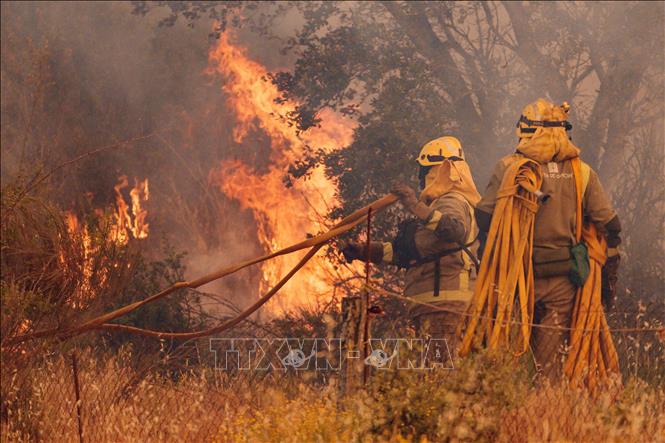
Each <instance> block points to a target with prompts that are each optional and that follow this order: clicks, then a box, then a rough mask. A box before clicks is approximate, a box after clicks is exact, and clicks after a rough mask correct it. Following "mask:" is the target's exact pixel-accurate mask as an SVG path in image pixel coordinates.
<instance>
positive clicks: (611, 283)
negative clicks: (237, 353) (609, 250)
mask: <svg viewBox="0 0 665 443" xmlns="http://www.w3.org/2000/svg"><path fill="white" fill-rule="evenodd" d="M620 262H621V256H620V255H619V254H617V255H614V256H612V257H609V258H608V259H607V261H606V262H605V266H603V273H602V291H601V302H602V303H603V307H604V308H605V310H606V311H609V310H610V309H612V308H613V307H614V301H615V299H616V290H617V289H616V286H617V281H618V280H619V263H620Z"/></svg>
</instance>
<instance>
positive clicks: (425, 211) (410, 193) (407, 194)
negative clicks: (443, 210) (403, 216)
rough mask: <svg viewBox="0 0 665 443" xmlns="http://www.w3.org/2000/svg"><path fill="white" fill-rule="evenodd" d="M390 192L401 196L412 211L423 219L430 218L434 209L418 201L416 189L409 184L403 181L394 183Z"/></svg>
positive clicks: (401, 200) (406, 206)
mask: <svg viewBox="0 0 665 443" xmlns="http://www.w3.org/2000/svg"><path fill="white" fill-rule="evenodd" d="M390 192H391V193H393V194H395V195H396V196H398V197H399V200H400V202H401V203H402V205H403V206H404V208H406V209H407V210H409V211H410V212H412V213H413V214H414V215H415V216H416V217H418V218H419V219H421V220H428V219H429V218H430V215H431V214H432V210H431V209H430V208H429V207H428V206H427V205H426V204H425V203H423V202H421V201H418V197H416V191H414V190H413V189H412V188H411V187H410V186H409V185H407V184H405V183H401V182H397V183H394V184H393V186H392V188H391V189H390Z"/></svg>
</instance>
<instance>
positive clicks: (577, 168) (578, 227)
mask: <svg viewBox="0 0 665 443" xmlns="http://www.w3.org/2000/svg"><path fill="white" fill-rule="evenodd" d="M570 164H571V165H572V167H573V176H574V178H575V196H576V202H577V210H576V211H575V239H576V240H577V242H578V243H579V242H580V241H582V200H583V198H584V191H585V190H586V189H585V188H586V184H585V183H584V176H583V172H582V169H583V167H582V164H583V163H582V160H580V158H579V157H575V158H574V159H572V160H570ZM588 168H589V167H588V166H587V170H588ZM589 173H590V172H589ZM588 177H589V175H588V174H587V180H586V181H587V182H588V181H589V178H588Z"/></svg>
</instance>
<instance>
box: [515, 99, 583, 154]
mask: <svg viewBox="0 0 665 443" xmlns="http://www.w3.org/2000/svg"><path fill="white" fill-rule="evenodd" d="M567 109H568V108H567V106H556V105H555V104H553V103H550V102H548V101H547V100H545V99H542V98H540V99H538V100H537V101H536V102H534V103H531V104H529V105H527V106H526V107H525V108H524V109H523V110H522V116H521V117H520V121H519V122H518V123H517V136H518V137H519V138H520V141H519V144H518V145H517V150H518V151H519V153H521V154H522V155H524V156H526V157H528V158H530V159H532V160H535V161H537V162H539V163H546V162H550V161H556V162H560V161H564V160H569V159H572V158H575V157H578V156H579V155H580V149H579V148H578V147H577V146H575V145H574V144H573V142H572V141H571V140H570V139H569V138H568V135H567V134H566V130H567V129H570V127H571V126H570V124H569V123H568V122H567V121H566V118H567V117H568V114H567Z"/></svg>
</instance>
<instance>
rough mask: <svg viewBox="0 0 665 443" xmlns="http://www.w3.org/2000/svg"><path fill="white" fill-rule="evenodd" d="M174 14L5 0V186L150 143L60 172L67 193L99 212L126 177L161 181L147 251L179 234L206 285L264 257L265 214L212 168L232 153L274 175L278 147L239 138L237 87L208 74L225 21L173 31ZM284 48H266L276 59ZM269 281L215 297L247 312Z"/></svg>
mask: <svg viewBox="0 0 665 443" xmlns="http://www.w3.org/2000/svg"><path fill="white" fill-rule="evenodd" d="M164 16H165V12H164V11H163V10H161V9H156V10H153V11H151V12H150V13H149V14H147V15H146V16H144V17H142V16H138V15H134V14H132V5H131V4H130V3H126V2H102V3H69V2H49V3H47V2H34V3H18V2H16V3H3V4H2V44H3V47H2V49H3V51H2V53H3V57H2V89H3V96H2V99H3V100H2V101H3V103H2V181H3V184H5V183H7V182H9V181H11V180H15V179H16V178H17V177H18V176H19V175H20V174H24V175H30V174H33V173H35V172H36V171H37V170H38V169H39V168H42V167H43V169H44V170H50V169H51V168H53V167H55V166H57V165H59V164H61V163H62V162H64V161H67V160H69V159H71V158H75V157H76V156H78V155H81V154H83V153H85V152H88V151H91V150H93V149H95V148H98V147H100V146H105V145H109V144H113V143H117V142H121V141H125V140H133V139H135V138H140V140H139V141H134V142H130V143H126V144H124V145H122V146H120V147H118V148H117V149H115V148H114V149H110V150H108V151H104V152H102V153H100V154H99V155H95V156H94V157H92V158H89V159H83V160H82V161H80V162H78V163H76V164H74V165H72V166H71V167H68V168H67V169H66V170H65V171H63V172H62V174H56V176H55V177H54V180H52V185H53V186H52V188H51V192H52V195H53V198H54V199H56V200H57V201H58V202H59V203H60V204H61V206H62V207H63V209H67V210H78V211H85V210H86V209H85V208H86V207H88V206H92V207H93V208H99V207H104V206H106V205H109V204H111V203H112V202H113V186H114V185H115V184H116V182H117V179H118V177H119V176H120V175H127V176H129V177H130V181H131V180H133V179H134V178H136V179H140V180H143V179H145V178H147V179H149V181H150V188H151V197H150V201H149V202H148V204H147V209H148V213H149V215H148V221H149V222H150V226H151V235H150V237H149V238H148V239H147V240H146V241H145V242H144V243H143V244H142V248H143V249H144V250H145V252H146V254H147V255H148V257H159V255H160V253H161V249H162V240H163V239H164V238H167V239H168V241H169V243H171V244H172V245H173V246H174V247H175V249H176V250H178V251H187V253H188V255H187V258H186V264H187V266H188V272H187V277H188V278H193V277H196V276H200V275H201V274H203V273H207V272H210V271H212V270H213V269H215V268H218V267H220V266H224V265H229V264H231V263H233V262H236V261H238V260H242V259H247V258H249V257H252V256H256V255H257V254H259V253H262V252H263V249H262V247H261V245H260V244H259V242H258V240H257V239H256V227H255V225H254V219H253V217H252V214H251V212H249V211H247V210H243V209H241V208H240V207H239V205H238V204H237V203H236V202H234V201H232V200H230V199H228V198H226V197H225V196H224V195H223V194H221V192H220V191H219V189H218V188H217V186H216V185H214V184H210V183H209V180H208V174H209V172H210V170H211V168H212V167H214V165H217V164H219V163H220V162H221V161H222V160H223V159H242V160H246V161H247V162H248V163H251V164H253V165H255V166H256V167H258V168H261V167H265V165H266V164H267V160H266V158H267V156H266V157H265V158H263V157H262V156H261V152H269V146H270V141H269V140H268V139H267V137H265V136H261V135H260V134H256V135H255V136H254V137H253V138H252V141H251V142H246V143H245V144H244V145H243V146H239V145H238V144H236V143H234V142H233V137H232V131H233V127H234V124H235V122H234V115H233V113H232V111H231V110H229V109H227V106H226V97H225V96H224V94H223V92H222V88H221V85H220V82H222V81H223V79H221V78H220V77H219V76H217V77H213V76H210V75H207V74H206V73H205V71H206V67H207V65H208V51H209V49H210V40H209V38H208V34H209V32H210V30H211V29H212V27H213V23H211V22H210V21H207V20H201V22H199V23H198V24H197V26H195V27H188V26H187V25H186V24H184V23H181V22H179V23H176V24H175V25H174V26H172V27H160V26H158V24H159V22H160V20H161V19H163V18H164ZM246 35H249V36H250V37H251V33H246ZM253 38H254V39H256V38H257V37H255V36H254V37H253ZM276 44H277V42H273V43H272V44H268V45H262V46H261V45H254V48H255V50H254V53H255V54H256V53H257V52H263V53H265V54H268V55H269V56H268V57H266V58H267V59H268V60H269V61H271V62H273V63H274V62H275V61H276V60H277V57H275V56H274V54H277V53H278V52H277V51H276V50H273V49H274V47H273V46H274V45H276ZM256 48H260V49H259V50H257V49H256ZM281 62H282V63H283V62H284V60H281ZM282 67H283V65H282ZM26 103H27V104H26ZM84 195H88V196H90V197H89V199H86V201H82V199H83V196H84ZM259 281H260V276H259V275H258V270H257V269H253V270H251V271H246V272H241V273H239V274H238V275H235V276H232V277H231V278H227V279H224V280H223V281H220V282H216V283H212V284H210V285H207V286H206V287H204V288H202V289H203V290H204V291H208V292H215V293H219V294H221V295H224V296H227V297H229V298H234V299H235V300H236V302H237V303H238V304H240V305H243V304H246V303H248V302H249V301H250V300H251V299H252V298H253V297H255V296H256V293H257V290H258V286H259Z"/></svg>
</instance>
